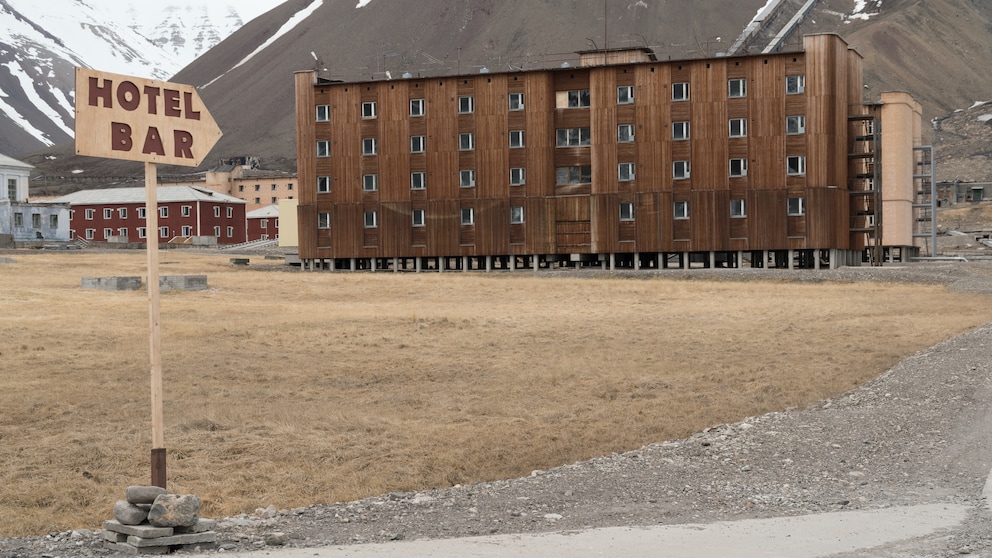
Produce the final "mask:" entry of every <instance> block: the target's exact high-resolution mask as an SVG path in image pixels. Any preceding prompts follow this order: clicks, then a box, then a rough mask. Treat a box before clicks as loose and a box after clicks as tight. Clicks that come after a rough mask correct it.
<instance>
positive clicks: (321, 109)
mask: <svg viewBox="0 0 992 558" xmlns="http://www.w3.org/2000/svg"><path fill="white" fill-rule="evenodd" d="M330 119H331V107H330V106H328V105H317V122H327V121H328V120H330Z"/></svg>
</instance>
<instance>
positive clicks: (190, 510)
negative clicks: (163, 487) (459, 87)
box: [148, 494, 200, 527]
mask: <svg viewBox="0 0 992 558" xmlns="http://www.w3.org/2000/svg"><path fill="white" fill-rule="evenodd" d="M199 520H200V497H199V496H197V495H196V494H162V495H161V496H159V497H158V498H155V502H154V503H153V504H152V509H150V510H149V511H148V522H149V523H151V524H152V525H155V526H156V527H192V526H194V525H196V523H197V521H199Z"/></svg>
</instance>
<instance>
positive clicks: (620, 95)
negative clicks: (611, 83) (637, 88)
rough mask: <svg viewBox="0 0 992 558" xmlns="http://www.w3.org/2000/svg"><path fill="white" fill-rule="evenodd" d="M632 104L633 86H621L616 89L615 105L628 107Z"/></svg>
mask: <svg viewBox="0 0 992 558" xmlns="http://www.w3.org/2000/svg"><path fill="white" fill-rule="evenodd" d="M633 102H634V86H633V85H621V86H620V87H617V104H618V105H629V104H631V103H633Z"/></svg>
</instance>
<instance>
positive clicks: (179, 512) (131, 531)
mask: <svg viewBox="0 0 992 558" xmlns="http://www.w3.org/2000/svg"><path fill="white" fill-rule="evenodd" d="M216 524H217V522H216V521H214V520H212V519H200V498H199V497H198V496H196V495H194V494H168V493H166V490H165V489H164V488H159V487H157V486H129V487H127V490H125V499H124V500H120V501H118V502H117V503H116V504H115V505H114V519H113V520H111V521H105V522H104V523H103V532H104V537H105V538H106V541H107V547H108V548H111V549H113V550H116V551H118V552H122V553H125V554H135V555H137V554H169V553H170V552H173V551H176V550H184V549H185V550H193V549H196V548H199V549H201V550H207V549H212V548H216V546H217V533H216V532H214V528H215V527H216Z"/></svg>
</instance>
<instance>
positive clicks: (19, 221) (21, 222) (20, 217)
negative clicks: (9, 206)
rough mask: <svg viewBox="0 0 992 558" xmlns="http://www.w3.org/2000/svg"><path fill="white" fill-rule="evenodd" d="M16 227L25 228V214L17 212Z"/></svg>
mask: <svg viewBox="0 0 992 558" xmlns="http://www.w3.org/2000/svg"><path fill="white" fill-rule="evenodd" d="M14 226H15V227H23V226H24V214H23V213H20V212H17V213H15V214H14Z"/></svg>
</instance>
